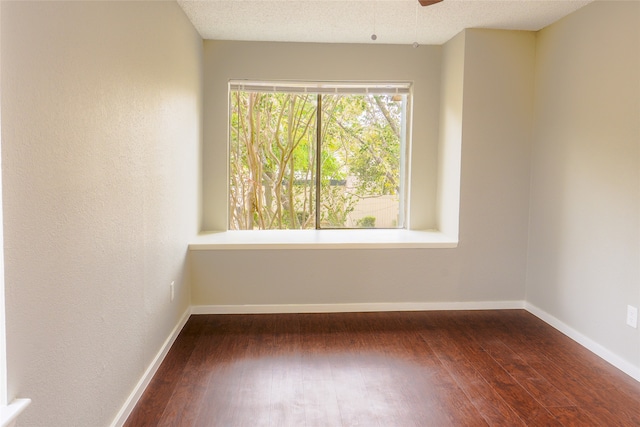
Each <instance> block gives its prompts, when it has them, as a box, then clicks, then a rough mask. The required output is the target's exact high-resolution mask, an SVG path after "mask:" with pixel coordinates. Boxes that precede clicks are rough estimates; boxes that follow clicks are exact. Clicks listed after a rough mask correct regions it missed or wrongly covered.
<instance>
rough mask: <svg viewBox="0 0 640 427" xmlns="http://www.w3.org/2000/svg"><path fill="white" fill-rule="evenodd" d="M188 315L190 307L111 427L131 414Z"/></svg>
mask: <svg viewBox="0 0 640 427" xmlns="http://www.w3.org/2000/svg"><path fill="white" fill-rule="evenodd" d="M189 316H191V307H188V308H187V310H186V311H185V312H184V314H183V315H182V317H181V318H180V320H179V321H178V324H177V325H176V326H175V327H174V328H173V330H172V331H171V334H170V335H169V337H168V338H167V339H166V340H165V342H164V344H162V347H161V348H160V351H159V352H158V354H156V357H154V358H153V360H152V361H151V364H150V365H149V367H148V368H147V370H146V371H145V372H144V374H143V375H142V378H140V381H138V384H136V386H135V387H134V389H133V391H132V392H131V394H130V395H129V397H128V398H127V400H126V402H125V404H124V406H122V408H121V409H120V411H119V412H118V415H116V417H115V418H114V420H113V422H112V423H111V427H122V426H123V425H124V423H125V422H126V421H127V418H129V415H131V412H132V411H133V408H135V406H136V404H137V403H138V400H140V397H142V393H144V390H145V389H146V388H147V386H148V385H149V383H150V382H151V379H152V378H153V376H154V375H155V373H156V371H157V370H158V368H159V367H160V364H161V363H162V361H163V360H164V358H165V356H166V355H167V353H168V352H169V349H171V346H172V345H173V342H174V341H175V340H176V338H177V337H178V334H179V333H180V331H181V330H182V328H183V327H184V325H185V324H186V323H187V320H189Z"/></svg>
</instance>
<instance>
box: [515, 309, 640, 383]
mask: <svg viewBox="0 0 640 427" xmlns="http://www.w3.org/2000/svg"><path fill="white" fill-rule="evenodd" d="M524 309H525V310H527V311H528V312H529V313H531V314H533V315H534V316H536V317H537V318H539V319H540V320H542V321H544V322H546V323H548V324H549V325H551V326H553V327H554V328H555V329H557V330H558V331H560V332H562V333H563V334H565V335H566V336H568V337H569V338H571V339H572V340H574V341H575V342H577V343H578V344H580V345H582V346H583V347H585V348H586V349H587V350H589V351H591V352H592V353H594V354H596V355H597V356H599V357H601V358H602V359H604V360H605V361H607V362H609V363H611V364H612V365H613V366H615V367H616V368H618V369H620V370H621V371H622V372H624V373H625V374H627V375H629V376H630V377H632V378H633V379H635V380H636V381H640V367H637V366H635V365H633V364H631V363H629V362H627V361H626V360H624V359H622V358H621V357H620V356H618V355H617V354H615V353H613V352H611V351H610V350H608V349H606V348H605V347H603V346H602V345H600V344H598V343H597V342H595V341H593V340H592V339H591V338H589V337H587V336H585V335H583V334H581V333H580V332H578V331H576V330H575V329H573V328H572V327H571V326H569V325H567V324H566V323H564V322H562V321H561V320H559V319H557V318H556V317H554V316H552V315H550V314H549V313H547V312H546V311H544V310H542V309H540V308H538V307H536V306H535V305H533V304H530V303H528V302H525V305H524Z"/></svg>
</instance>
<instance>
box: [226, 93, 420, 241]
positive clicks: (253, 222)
mask: <svg viewBox="0 0 640 427" xmlns="http://www.w3.org/2000/svg"><path fill="white" fill-rule="evenodd" d="M409 94H410V86H409V84H351V83H349V84H334V83H331V84H327V83H283V82H278V83H265V82H260V83H255V82H251V83H249V82H244V81H242V82H239V81H234V82H230V84H229V105H230V120H229V229H230V230H268V229H324V228H333V229H335V228H403V227H404V223H405V199H406V197H405V187H406V186H405V176H406V173H405V153H406V151H407V150H406V133H407V132H406V129H407V105H408V103H409V101H410V99H409Z"/></svg>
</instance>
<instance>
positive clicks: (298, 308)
mask: <svg viewBox="0 0 640 427" xmlns="http://www.w3.org/2000/svg"><path fill="white" fill-rule="evenodd" d="M523 308H524V301H473V302H400V303H386V302H385V303H347V304H253V305H251V304H248V305H194V306H192V307H191V313H192V314H266V313H358V312H373V311H434V310H509V309H523Z"/></svg>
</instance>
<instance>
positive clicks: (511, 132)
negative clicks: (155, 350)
mask: <svg viewBox="0 0 640 427" xmlns="http://www.w3.org/2000/svg"><path fill="white" fill-rule="evenodd" d="M460 40H461V39H454V40H453V41H452V42H453V43H456V45H455V46H451V47H448V46H445V47H444V49H445V51H447V52H449V53H448V54H450V55H458V58H451V60H448V61H447V62H446V64H449V65H446V66H445V71H451V72H455V70H450V69H446V67H455V66H456V65H455V64H459V66H462V64H464V95H463V96H464V99H463V105H464V106H463V113H462V114H463V116H464V123H463V124H462V174H461V185H460V186H461V188H460V204H461V214H460V244H459V246H458V248H456V249H401V250H388V249H380V250H377V249H374V250H341V251H323V250H305V251H288V250H262V251H260V250H255V251H233V250H229V251H225V250H217V251H193V252H191V254H190V257H191V266H192V272H193V277H192V295H193V303H194V304H195V305H225V304H226V305H235V304H333V303H379V302H391V303H393V302H477V301H512V300H519V301H520V300H523V299H524V294H525V290H524V282H525V261H526V240H527V220H526V217H527V212H528V189H529V168H528V161H529V151H530V131H531V112H532V106H533V61H534V56H535V37H534V35H533V34H531V33H519V32H509V31H470V32H467V34H466V35H465V40H463V41H464V42H465V43H464V45H462V44H460ZM450 43H451V42H450ZM234 45H235V44H230V45H229V46H228V47H227V44H226V43H218V42H215V43H213V42H205V52H204V54H205V72H206V74H207V75H213V74H215V73H222V75H224V76H227V77H226V78H237V77H248V78H264V79H275V78H279V77H280V76H281V75H282V77H281V78H287V77H288V78H291V77H290V76H291V74H289V73H290V70H291V69H292V68H293V67H294V65H292V64H291V63H289V62H286V61H285V62H281V63H280V65H279V66H280V67H282V70H283V71H282V74H278V72H277V71H278V69H277V68H276V66H275V65H274V64H272V63H270V64H269V66H268V68H265V69H266V70H268V72H267V71H265V72H263V71H262V70H263V68H262V67H263V65H262V64H259V66H251V65H252V63H251V62H250V60H251V59H252V57H245V56H243V52H245V53H247V52H256V51H263V52H266V51H268V50H270V49H271V46H272V44H266V45H264V47H263V48H261V46H260V45H259V44H254V45H255V46H254V47H252V48H251V49H250V50H249V51H247V50H243V49H239V50H238V51H236V50H235V48H234V52H236V55H237V56H236V57H231V56H230V54H226V55H224V56H223V55H222V54H221V50H223V49H231V48H232V47H233V46H234ZM388 48H389V49H394V48H395V49H399V50H401V52H403V51H402V49H408V53H409V54H413V53H412V52H414V49H412V48H410V47H408V46H390V47H388ZM318 49H324V50H326V51H327V52H329V53H325V54H326V55H328V56H329V57H331V55H330V53H331V52H332V50H331V49H333V48H332V47H329V46H323V45H321V46H320V47H318ZM342 49H343V48H340V49H338V50H337V51H336V52H338V53H341V54H342V55H343V56H344V52H343V51H342ZM349 49H350V50H348V51H347V52H351V53H350V55H362V56H363V57H365V58H366V57H367V55H373V54H375V53H377V52H378V51H377V50H368V48H367V49H364V48H363V50H358V49H359V48H358V47H357V46H351V47H349ZM419 49H423V47H420V48H419ZM429 52H430V51H427V53H428V56H427V61H426V63H425V65H424V66H425V67H427V71H426V73H425V75H426V76H428V77H429V78H430V79H433V81H431V82H428V83H425V84H427V85H429V86H433V87H436V88H438V89H437V90H438V93H440V86H441V82H440V77H439V76H440V74H441V73H440V69H441V67H442V66H443V64H442V62H441V61H440V55H435V54H431V53H429ZM460 55H465V57H464V59H461V58H459V56H460ZM334 56H335V59H340V60H345V61H346V60H349V57H346V58H344V59H343V56H340V55H338V54H336V55H334ZM223 58H227V59H228V58H232V59H233V60H234V61H235V62H236V63H237V64H246V67H245V68H246V69H248V70H251V74H250V75H247V76H245V75H241V76H235V75H230V74H229V73H228V71H226V70H228V67H229V65H228V64H227V63H226V62H224V61H223V60H222V59H223ZM294 59H295V57H293V59H292V60H291V61H293V60H294ZM354 66H355V65H354ZM394 66H395V67H397V69H398V70H403V69H404V68H403V64H402V63H394ZM264 67H267V66H264ZM363 67H364V68H363V69H362V77H360V78H367V76H369V75H370V74H367V73H368V68H367V67H365V66H363ZM434 67H435V68H436V71H434ZM238 69H244V68H241V67H238ZM220 70H222V71H220ZM225 73H226V74H225ZM354 75H355V78H357V77H358V74H354ZM317 76H318V77H316V78H319V79H332V78H340V76H337V77H336V76H335V75H333V74H330V73H329V74H323V73H318V74H317ZM403 77H404V76H402V77H400V78H403ZM310 78H313V77H310ZM210 84H211V83H207V87H206V92H205V116H204V120H205V122H206V121H209V120H211V121H213V120H215V118H214V116H215V115H212V111H214V110H213V109H212V107H211V105H207V99H208V97H210V96H212V93H213V92H214V88H211V87H210V86H209V85H210ZM224 89H225V90H226V88H224ZM222 95H224V94H220V93H218V94H217V96H222ZM442 96H443V97H445V98H449V97H450V98H451V101H452V102H453V103H455V104H456V106H457V108H458V110H459V108H460V100H459V99H456V96H459V94H458V95H456V93H455V91H451V92H450V93H448V94H447V93H444V94H443V95H442ZM439 98H440V97H439V96H435V97H429V98H428V100H429V102H433V105H430V106H426V107H425V110H424V111H426V112H431V113H430V114H434V116H433V117H430V116H426V117H423V116H422V115H418V114H416V121H415V122H414V124H419V125H420V126H424V125H425V124H427V125H428V126H433V129H428V130H425V131H424V133H423V134H424V135H428V134H430V133H433V135H434V138H435V139H434V147H437V138H438V135H439V123H440V122H441V120H440V117H439V111H440V110H441V109H440V99H439ZM443 110H445V111H446V109H443ZM218 113H219V114H223V115H224V114H225V112H224V111H218ZM225 117H226V115H225ZM216 123H218V122H216ZM218 126H226V122H224V121H223V122H222V123H220V124H219V125H218ZM204 129H205V131H204V137H205V139H204V144H205V146H204V150H205V155H204V168H205V169H204V171H203V173H204V176H205V183H204V187H205V194H206V191H207V188H209V186H211V185H214V186H220V185H221V186H222V187H221V188H222V190H224V185H226V184H225V183H226V166H225V165H226V160H225V157H224V156H226V139H225V137H224V135H225V132H222V131H221V130H220V129H215V127H214V126H213V124H212V123H208V124H206V125H205V128H204ZM207 132H215V135H216V136H215V137H213V136H212V135H211V134H207ZM416 132H417V131H416ZM452 135H458V138H459V132H457V133H452ZM422 142H424V141H420V140H419V141H418V142H417V143H418V144H420V143H422ZM415 143H416V142H415V141H414V144H415ZM211 144H214V145H213V146H212V145H211ZM220 156H222V157H220ZM436 158H437V157H436ZM435 163H436V166H437V162H435ZM216 165H217V166H216ZM212 166H215V168H214V169H213V170H208V169H207V168H211V167H212ZM421 166H422V165H417V166H416V165H415V164H414V168H416V167H421ZM425 166H426V165H425ZM429 173H433V174H434V176H437V171H436V170H433V171H430V172H429ZM207 180H210V181H212V182H207ZM431 194H432V197H433V194H434V193H433V192H432V193H431ZM205 197H206V196H205ZM210 200H215V201H216V203H218V204H219V205H218V206H210V208H211V209H214V208H215V209H222V210H224V209H226V200H225V198H224V197H222V198H220V197H219V196H217V197H214V198H212V199H210ZM434 205H435V203H434ZM205 224H206V223H205Z"/></svg>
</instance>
